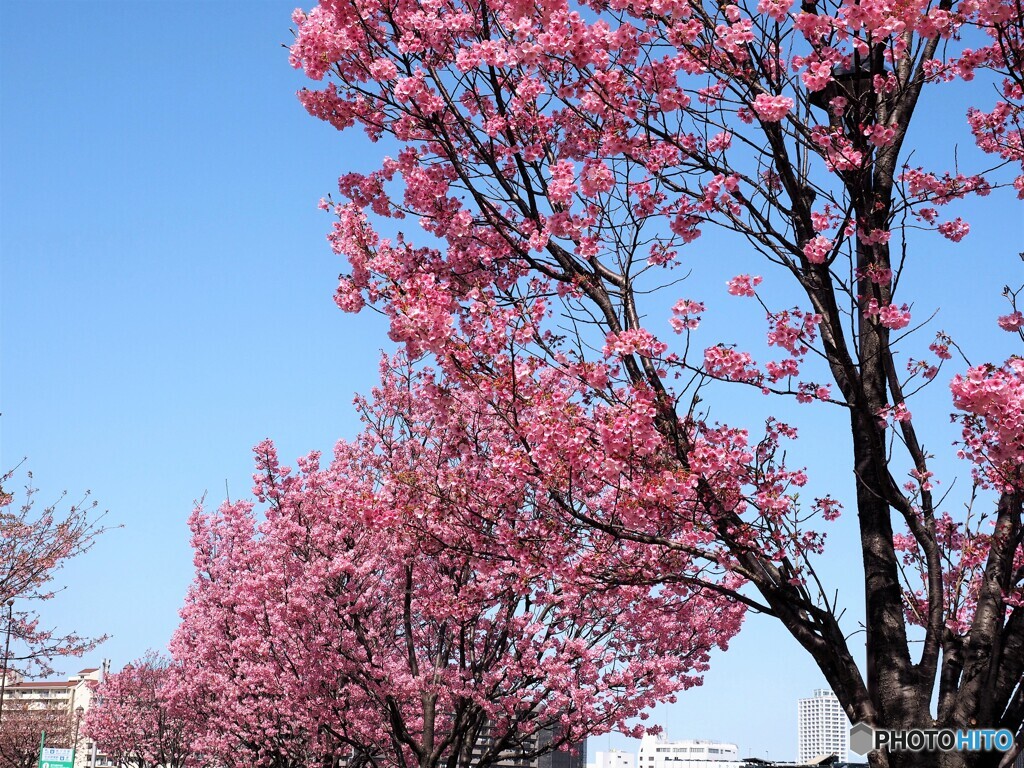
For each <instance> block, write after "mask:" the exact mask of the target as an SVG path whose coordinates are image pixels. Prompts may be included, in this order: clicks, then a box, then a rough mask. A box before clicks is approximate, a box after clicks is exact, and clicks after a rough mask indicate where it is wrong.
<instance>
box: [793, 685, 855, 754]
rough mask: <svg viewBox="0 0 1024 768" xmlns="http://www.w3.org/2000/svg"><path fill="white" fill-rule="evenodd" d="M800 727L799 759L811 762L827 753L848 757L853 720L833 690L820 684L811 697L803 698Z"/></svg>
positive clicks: (798, 709)
mask: <svg viewBox="0 0 1024 768" xmlns="http://www.w3.org/2000/svg"><path fill="white" fill-rule="evenodd" d="M796 727H797V746H796V753H797V754H796V759H797V762H798V763H808V762H810V761H811V760H814V759H815V758H817V757H823V756H826V755H836V756H837V757H838V758H839V759H840V760H846V759H847V751H848V749H849V746H850V744H849V739H850V721H849V720H848V719H847V718H846V713H845V712H844V711H843V707H842V705H841V704H840V703H839V699H838V698H837V697H836V695H835V694H834V693H832V691H830V690H828V689H827V688H818V689H817V690H815V691H814V695H813V696H812V697H811V698H809V699H800V700H799V701H798V703H797V726H796Z"/></svg>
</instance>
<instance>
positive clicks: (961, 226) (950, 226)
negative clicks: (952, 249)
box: [939, 216, 971, 243]
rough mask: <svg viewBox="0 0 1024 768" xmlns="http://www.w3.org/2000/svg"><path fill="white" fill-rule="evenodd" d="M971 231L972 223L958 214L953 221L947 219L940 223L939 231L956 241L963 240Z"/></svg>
mask: <svg viewBox="0 0 1024 768" xmlns="http://www.w3.org/2000/svg"><path fill="white" fill-rule="evenodd" d="M970 231H971V225H970V224H968V223H967V222H966V221H964V220H963V219H961V218H960V217H959V216H957V217H956V218H955V219H953V220H952V221H947V222H944V223H942V224H939V232H941V233H942V235H943V237H947V238H949V239H950V240H952V241H953V242H954V243H959V242H960V241H961V240H963V239H964V238H965V237H966V236H967V233H968V232H970Z"/></svg>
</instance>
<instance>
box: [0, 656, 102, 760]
mask: <svg viewBox="0 0 1024 768" xmlns="http://www.w3.org/2000/svg"><path fill="white" fill-rule="evenodd" d="M0 676H3V677H4V678H5V679H4V681H3V682H4V685H3V689H4V700H3V702H2V703H0V706H2V707H4V708H5V709H8V708H10V709H14V708H17V709H22V708H25V707H27V708H30V709H44V708H45V709H59V710H61V711H63V712H65V713H66V714H67V717H68V720H69V722H71V723H72V727H71V730H72V732H74V733H77V730H78V729H77V723H76V721H80V718H81V717H82V715H84V714H85V712H86V711H87V710H88V709H89V704H90V703H91V702H92V697H93V695H92V686H93V685H94V684H96V683H99V681H100V680H101V679H102V676H103V673H102V671H101V670H100V669H99V668H97V667H89V668H87V669H83V670H81V671H80V672H78V674H75V675H71V677H69V678H68V679H67V680H58V681H50V680H26V679H24V678H23V677H22V676H21V675H19V674H18V673H17V672H14V671H10V672H6V673H5V672H3V671H0ZM60 746H66V745H63V744H62V745H60ZM109 764H110V763H109V761H108V760H107V759H106V756H104V755H101V754H97V751H96V745H95V744H94V743H93V742H92V741H91V740H88V739H84V738H81V739H79V742H78V746H77V749H76V751H75V768H94V766H106V765H109Z"/></svg>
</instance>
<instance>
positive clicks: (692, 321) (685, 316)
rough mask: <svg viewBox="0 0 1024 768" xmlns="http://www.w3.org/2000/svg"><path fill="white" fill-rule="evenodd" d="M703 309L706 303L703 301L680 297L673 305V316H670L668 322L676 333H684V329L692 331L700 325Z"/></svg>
mask: <svg viewBox="0 0 1024 768" xmlns="http://www.w3.org/2000/svg"><path fill="white" fill-rule="evenodd" d="M703 311H704V304H703V303H702V302H699V301H690V300H689V299H680V300H679V301H677V302H676V303H675V306H673V307H672V317H670V318H669V321H668V324H669V325H671V326H672V330H673V331H675V332H676V333H682V332H683V331H684V330H690V331H692V330H694V329H695V328H696V327H697V326H699V325H700V315H701V313H702V312H703Z"/></svg>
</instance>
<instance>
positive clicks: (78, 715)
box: [71, 705, 85, 766]
mask: <svg viewBox="0 0 1024 768" xmlns="http://www.w3.org/2000/svg"><path fill="white" fill-rule="evenodd" d="M84 714H85V708H84V707H82V706H81V705H79V706H78V707H76V708H75V738H74V740H73V741H72V742H71V764H72V766H74V765H75V751H76V750H78V728H79V726H80V725H82V715H84Z"/></svg>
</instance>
